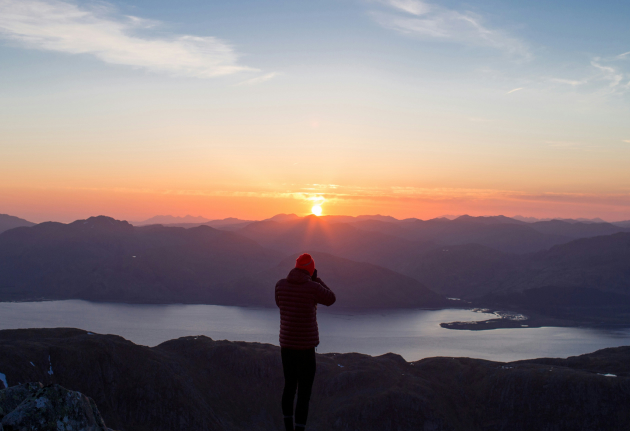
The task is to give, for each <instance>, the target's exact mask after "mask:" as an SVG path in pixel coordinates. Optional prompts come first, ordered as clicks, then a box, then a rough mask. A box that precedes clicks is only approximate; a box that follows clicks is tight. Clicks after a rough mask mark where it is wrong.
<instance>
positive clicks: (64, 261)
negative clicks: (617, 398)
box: [0, 214, 630, 322]
mask: <svg viewBox="0 0 630 431" xmlns="http://www.w3.org/2000/svg"><path fill="white" fill-rule="evenodd" d="M241 222H242V221H238V222H237V223H236V224H230V223H229V221H225V224H224V225H223V226H218V227H217V228H213V227H210V226H208V225H206V224H202V225H196V226H195V227H190V228H183V227H175V226H163V225H159V224H158V225H147V226H133V225H131V224H129V223H127V222H125V221H119V220H115V219H112V218H110V217H105V216H99V217H91V218H89V219H86V220H77V221H75V222H73V223H69V224H63V223H54V222H46V223H40V224H38V225H34V226H31V227H17V228H14V229H10V230H8V231H5V232H3V233H1V234H0V300H4V301H7V300H34V299H70V298H76V299H87V300H94V301H120V302H135V303H138V302H143V303H173V302H186V303H210V304H224V305H254V306H274V304H273V299H272V298H273V294H272V291H273V286H274V285H275V282H276V281H277V280H278V279H280V278H283V277H284V276H286V274H287V273H288V270H289V269H290V268H291V267H293V261H294V259H295V257H296V256H297V255H298V254H299V253H302V252H305V251H308V252H311V253H312V254H313V256H314V257H315V259H316V262H317V267H318V270H319V273H320V275H321V276H322V278H323V279H324V280H325V281H326V282H327V283H328V284H329V285H330V286H331V287H332V288H333V289H334V290H335V291H336V292H337V293H338V296H339V301H338V304H337V305H338V306H340V307H345V308H401V307H431V308H433V307H444V306H452V305H453V301H448V300H447V299H446V298H447V297H455V298H461V299H465V300H467V301H472V302H473V303H474V304H475V305H479V306H495V307H509V308H512V309H515V310H520V311H527V312H532V313H551V312H554V313H557V314H562V315H571V316H573V317H575V316H578V317H579V316H580V315H582V316H583V317H584V316H590V317H588V320H589V321H600V322H601V321H610V319H604V320H602V318H601V317H602V316H606V315H607V314H610V316H611V319H612V320H613V321H617V322H630V307H629V306H628V305H627V302H626V301H625V299H626V298H630V265H629V264H628V262H630V229H626V228H622V227H618V226H615V225H612V224H610V223H580V222H571V223H569V222H565V221H559V220H552V221H542V222H534V223H526V222H522V221H519V220H514V219H511V218H509V217H503V216H496V217H470V216H461V217H458V218H457V219H454V220H449V219H446V218H441V219H433V220H427V221H422V220H418V219H406V220H397V219H394V218H391V217H387V216H378V215H377V216H361V217H346V216H327V217H316V216H308V217H298V216H296V215H294V214H288V215H287V214H282V215H278V216H276V217H273V218H272V219H268V220H264V221H256V222H243V223H241ZM226 226H232V228H231V229H225V227H226ZM524 292H527V293H524ZM593 297H598V298H600V301H593V300H592V298H593ZM545 298H546V299H545ZM551 298H552V299H553V301H552V302H553V303H554V304H556V305H555V306H554V307H543V306H535V305H536V303H537V301H538V302H541V303H545V301H551ZM462 304H463V303H462ZM462 306H463V305H462Z"/></svg>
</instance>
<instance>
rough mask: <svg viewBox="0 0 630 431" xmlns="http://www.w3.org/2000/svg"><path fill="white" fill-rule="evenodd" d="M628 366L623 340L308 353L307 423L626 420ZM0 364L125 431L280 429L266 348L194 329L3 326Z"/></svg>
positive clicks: (515, 430)
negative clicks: (551, 351) (148, 335)
mask: <svg viewBox="0 0 630 431" xmlns="http://www.w3.org/2000/svg"><path fill="white" fill-rule="evenodd" d="M629 363H630V347H619V348H615V349H605V350H601V351H598V352H595V353H593V354H590V355H583V356H580V357H575V358H569V359H539V360H530V361H520V362H513V363H500V362H492V361H484V360H478V359H469V358H428V359H423V360H420V361H416V362H406V361H405V360H404V359H403V358H401V357H400V356H398V355H394V354H386V355H382V356H379V357H371V356H367V355H362V354H356V353H351V354H324V355H317V367H318V368H317V377H316V380H315V385H314V392H313V398H312V401H311V414H310V419H309V429H310V430H320V431H324V430H344V431H350V430H357V429H361V430H366V431H370V430H375V431H376V430H379V431H387V430H392V431H393V430H412V429H413V430H433V431H438V430H467V431H476V430H479V431H482V430H483V431H499V430H510V431H521V430H522V431H530V430H549V431H555V430H558V431H560V430H571V431H575V430H623V429H630V409H628V406H629V405H630V369H629V368H628V364H629ZM0 373H2V375H4V376H5V380H6V381H7V384H8V385H10V386H12V385H16V384H18V383H20V382H22V383H23V382H30V381H41V382H44V383H45V384H50V383H57V384H60V385H62V386H64V387H67V388H71V389H73V390H76V391H80V392H81V393H83V394H86V395H87V396H89V397H91V398H93V399H94V400H95V402H96V404H97V405H98V406H99V409H100V411H101V413H102V415H103V418H104V420H105V422H106V423H107V424H108V425H109V426H110V427H113V428H116V429H121V430H125V431H132V430H133V431H145V430H146V431H148V430H151V431H156V430H184V429H185V430H277V429H281V419H282V416H281V414H280V411H279V401H280V394H281V390H282V384H283V379H282V369H281V363H280V352H279V348H278V347H275V346H272V345H266V344H258V343H245V342H229V341H214V340H211V339H210V338H207V337H203V336H199V337H183V338H180V339H177V340H171V341H167V342H165V343H162V344H160V345H159V346H156V347H153V348H149V347H145V346H138V345H135V344H133V343H131V342H129V341H127V340H124V339H123V338H121V337H118V336H114V335H98V334H91V333H88V332H85V331H82V330H78V329H67V328H58V329H30V330H4V331H0ZM2 375H0V377H1V376H2ZM0 386H2V383H0Z"/></svg>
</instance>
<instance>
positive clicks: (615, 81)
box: [591, 61, 623, 88]
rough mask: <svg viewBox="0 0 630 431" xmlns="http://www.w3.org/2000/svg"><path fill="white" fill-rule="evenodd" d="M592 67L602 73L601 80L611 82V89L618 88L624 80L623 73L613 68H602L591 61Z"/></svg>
mask: <svg viewBox="0 0 630 431" xmlns="http://www.w3.org/2000/svg"><path fill="white" fill-rule="evenodd" d="M591 65H592V66H593V67H595V68H597V69H599V70H600V71H601V75H600V79H603V80H606V81H610V87H611V88H612V87H616V86H617V85H619V83H621V80H622V79H623V73H620V72H618V71H617V69H615V68H614V67H611V66H602V65H601V64H599V63H596V62H595V61H591Z"/></svg>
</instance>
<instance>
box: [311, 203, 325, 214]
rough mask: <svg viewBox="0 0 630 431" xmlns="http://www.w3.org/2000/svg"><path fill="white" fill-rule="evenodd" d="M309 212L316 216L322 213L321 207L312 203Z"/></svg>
mask: <svg viewBox="0 0 630 431" xmlns="http://www.w3.org/2000/svg"><path fill="white" fill-rule="evenodd" d="M311 212H312V213H313V214H315V215H316V216H320V215H322V207H321V206H320V205H313V208H311Z"/></svg>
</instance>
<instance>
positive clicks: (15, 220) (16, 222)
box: [0, 214, 35, 233]
mask: <svg viewBox="0 0 630 431" xmlns="http://www.w3.org/2000/svg"><path fill="white" fill-rule="evenodd" d="M34 225H35V223H31V222H30V221H28V220H24V219H23V218H19V217H15V216H10V215H8V214H0V233H2V232H4V231H7V230H9V229H13V228H16V227H23V226H26V227H28V226H34Z"/></svg>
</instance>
